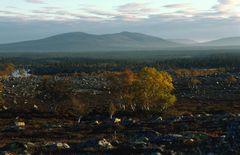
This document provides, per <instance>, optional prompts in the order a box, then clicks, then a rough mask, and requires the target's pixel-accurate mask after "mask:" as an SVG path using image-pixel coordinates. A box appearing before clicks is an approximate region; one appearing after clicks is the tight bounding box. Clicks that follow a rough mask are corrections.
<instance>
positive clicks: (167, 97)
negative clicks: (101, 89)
mask: <svg viewBox="0 0 240 155" xmlns="http://www.w3.org/2000/svg"><path fill="white" fill-rule="evenodd" d="M111 90H112V98H113V100H114V102H115V103H116V104H119V105H120V106H121V107H122V108H123V109H130V110H133V111H134V110H149V109H151V108H158V109H161V110H162V109H165V108H167V107H169V106H171V105H173V104H174V103H175V101H176V97H175V96H174V95H172V91H173V90H174V86H173V83H172V78H171V76H170V75H169V74H168V73H167V72H164V71H157V70H156V69H155V68H150V67H145V68H143V69H142V70H141V71H140V72H139V73H133V72H132V71H131V70H125V71H124V72H122V73H118V74H115V75H114V76H113V77H112V85H111Z"/></svg>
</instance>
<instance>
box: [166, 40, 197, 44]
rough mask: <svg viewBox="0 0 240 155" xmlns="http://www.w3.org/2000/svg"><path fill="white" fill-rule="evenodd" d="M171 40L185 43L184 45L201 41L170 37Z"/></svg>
mask: <svg viewBox="0 0 240 155" xmlns="http://www.w3.org/2000/svg"><path fill="white" fill-rule="evenodd" d="M168 40H169V41H171V42H175V43H179V44H183V45H193V44H198V43H199V42H197V41H195V40H191V39H168Z"/></svg>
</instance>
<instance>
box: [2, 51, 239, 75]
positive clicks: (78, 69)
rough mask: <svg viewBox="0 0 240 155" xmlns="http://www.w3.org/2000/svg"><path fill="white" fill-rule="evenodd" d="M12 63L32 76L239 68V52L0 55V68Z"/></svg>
mask: <svg viewBox="0 0 240 155" xmlns="http://www.w3.org/2000/svg"><path fill="white" fill-rule="evenodd" d="M7 63H13V64H14V65H15V66H16V67H18V68H19V67H20V68H21V67H24V68H27V69H31V71H32V74H35V75H46V74H47V75H54V74H73V73H83V72H85V73H93V72H104V71H123V70H124V69H126V68H129V69H131V70H133V71H139V70H141V68H143V67H155V68H157V69H161V70H171V69H179V68H183V69H208V68H225V69H229V70H233V69H234V71H236V70H237V71H238V70H240V54H237V53H235V54H213V55H209V56H201V57H199V56H198V57H189V58H172V59H167V60H162V59H159V60H147V59H146V60H144V59H142V60H128V59H125V60H120V59H92V58H81V57H76V58H74V57H65V58H57V57H53V58H52V57H49V58H36V57H21V56H18V57H4V58H0V65H1V66H0V67H3V65H4V64H7Z"/></svg>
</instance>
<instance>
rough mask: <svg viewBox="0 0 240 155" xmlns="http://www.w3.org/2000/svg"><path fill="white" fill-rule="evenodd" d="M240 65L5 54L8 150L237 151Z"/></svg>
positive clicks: (2, 104)
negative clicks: (12, 55)
mask: <svg viewBox="0 0 240 155" xmlns="http://www.w3.org/2000/svg"><path fill="white" fill-rule="evenodd" d="M239 63H240V59H239V57H237V56H235V55H233V56H231V55H228V56H225V55H219V56H214V57H212V56H209V57H204V58H203V57H193V58H179V59H164V60H159V59H152V60H144V61H142V60H141V61H140V60H131V61H128V60H119V59H117V60H116V59H110V60H109V59H91V58H78V57H76V58H66V57H65V58H61V57H49V58H41V57H37V58H36V57H31V56H29V57H4V58H2V59H0V68H1V71H0V73H1V78H0V127H1V130H0V134H1V139H0V154H1V153H2V152H3V153H6V152H7V153H13V154H25V153H26V152H29V153H32V154H78V153H81V154H88V153H89V152H91V153H93V154H98V153H99V152H101V153H103V154H105V153H106V154H141V153H144V154H159V153H161V154H212V153H214V154H221V153H223V152H226V154H239V151H240V150H239V146H240V142H239V141H238V139H239V138H240V136H239V135H240V134H239V131H238V129H239V127H240V123H239V117H240V115H239V113H240V106H239V102H238V101H239V99H240V95H239V94H240V91H239V87H240V81H239V79H240V74H239V72H240V68H239ZM13 64H14V65H13ZM16 70H19V71H20V72H18V73H19V76H16V77H15V76H14V75H13V74H11V73H12V72H14V71H16ZM26 71H29V72H28V74H29V75H30V76H26V74H25V73H26ZM13 137H14V138H13ZM13 140H14V141H13ZM15 141H17V142H15Z"/></svg>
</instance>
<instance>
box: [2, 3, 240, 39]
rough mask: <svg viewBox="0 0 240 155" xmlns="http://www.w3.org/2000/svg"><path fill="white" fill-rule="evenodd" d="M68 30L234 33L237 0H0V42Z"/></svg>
mask: <svg viewBox="0 0 240 155" xmlns="http://www.w3.org/2000/svg"><path fill="white" fill-rule="evenodd" d="M73 31H81V32H87V33H94V34H103V33H115V32H121V31H132V32H140V33H145V34H150V35H154V36H158V37H161V38H189V39H195V40H200V41H203V40H211V39H217V38H222V37H230V36H240V0H88V1H87V0H0V43H7V42H16V41H22V40H30V39H39V38H43V37H47V36H51V35H54V34H59V33H65V32H73Z"/></svg>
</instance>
